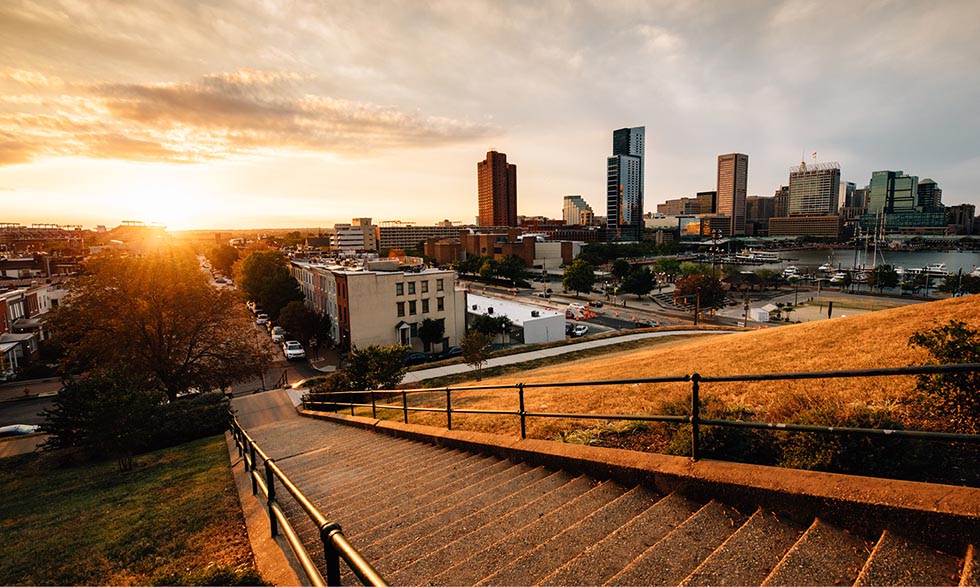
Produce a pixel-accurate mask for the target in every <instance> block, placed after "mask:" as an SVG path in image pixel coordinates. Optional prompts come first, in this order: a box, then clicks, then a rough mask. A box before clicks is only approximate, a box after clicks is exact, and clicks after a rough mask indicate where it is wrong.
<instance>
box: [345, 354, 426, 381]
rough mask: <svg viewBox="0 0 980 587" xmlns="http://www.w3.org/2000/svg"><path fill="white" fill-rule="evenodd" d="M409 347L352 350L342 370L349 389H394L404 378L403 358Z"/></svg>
mask: <svg viewBox="0 0 980 587" xmlns="http://www.w3.org/2000/svg"><path fill="white" fill-rule="evenodd" d="M410 351H411V347H407V346H402V345H397V344H393V345H388V346H378V345H370V346H366V347H364V348H356V347H355V348H353V349H351V352H350V354H348V355H347V366H346V367H345V368H344V371H345V373H346V374H347V379H348V382H349V385H350V389H351V390H353V391H362V390H366V389H394V388H395V386H396V385H398V384H399V383H401V380H402V377H404V376H405V357H407V356H408V353H409V352H410Z"/></svg>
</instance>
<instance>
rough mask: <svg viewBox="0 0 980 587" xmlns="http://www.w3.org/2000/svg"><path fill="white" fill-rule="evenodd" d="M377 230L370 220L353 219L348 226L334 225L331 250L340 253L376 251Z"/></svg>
mask: <svg viewBox="0 0 980 587" xmlns="http://www.w3.org/2000/svg"><path fill="white" fill-rule="evenodd" d="M377 229H378V227H377V226H375V225H373V224H371V219H370V218H355V219H353V220H352V221H351V223H350V224H335V225H334V227H333V230H334V234H333V235H332V236H333V239H332V240H333V242H332V244H333V248H335V249H340V250H341V251H377V250H378V230H377Z"/></svg>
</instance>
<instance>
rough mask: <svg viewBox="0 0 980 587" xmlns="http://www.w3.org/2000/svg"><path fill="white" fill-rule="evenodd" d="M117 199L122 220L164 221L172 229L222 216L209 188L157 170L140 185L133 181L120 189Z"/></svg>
mask: <svg viewBox="0 0 980 587" xmlns="http://www.w3.org/2000/svg"><path fill="white" fill-rule="evenodd" d="M116 195H117V198H116V203H117V209H118V210H119V212H120V213H123V214H127V215H128V216H127V217H126V218H122V220H138V221H142V222H145V223H147V224H163V225H165V226H167V228H168V229H171V230H182V229H188V228H198V227H202V226H207V225H209V224H214V222H215V221H216V220H217V219H218V218H220V215H219V211H218V210H217V209H216V206H215V204H214V201H213V198H212V196H211V195H210V194H209V193H208V192H207V190H205V189H202V188H201V187H200V186H197V185H195V184H194V183H193V182H190V181H187V180H186V179H183V178H179V177H174V176H168V175H165V174H153V176H152V177H146V178H144V181H141V182H139V184H137V185H133V184H130V185H128V186H127V187H126V188H125V189H123V190H120V193H117V194H116Z"/></svg>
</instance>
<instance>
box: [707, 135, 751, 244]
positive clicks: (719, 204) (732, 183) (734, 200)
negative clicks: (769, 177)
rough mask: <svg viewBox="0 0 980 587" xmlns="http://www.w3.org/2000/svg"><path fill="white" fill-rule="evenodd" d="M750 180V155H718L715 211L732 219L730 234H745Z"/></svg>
mask: <svg viewBox="0 0 980 587" xmlns="http://www.w3.org/2000/svg"><path fill="white" fill-rule="evenodd" d="M748 182H749V156H748V155H745V154H744V153H729V154H727V155H718V195H717V200H716V207H715V211H716V213H718V214H723V215H725V216H728V218H729V219H730V224H729V231H728V234H729V236H740V235H744V234H745V195H746V189H747V186H748Z"/></svg>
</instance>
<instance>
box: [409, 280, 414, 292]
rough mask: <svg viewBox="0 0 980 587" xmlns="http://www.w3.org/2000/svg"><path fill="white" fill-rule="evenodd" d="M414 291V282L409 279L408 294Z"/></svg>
mask: <svg viewBox="0 0 980 587" xmlns="http://www.w3.org/2000/svg"><path fill="white" fill-rule="evenodd" d="M414 293H415V282H414V281H409V282H408V295H412V294H414Z"/></svg>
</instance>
